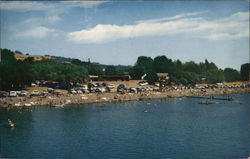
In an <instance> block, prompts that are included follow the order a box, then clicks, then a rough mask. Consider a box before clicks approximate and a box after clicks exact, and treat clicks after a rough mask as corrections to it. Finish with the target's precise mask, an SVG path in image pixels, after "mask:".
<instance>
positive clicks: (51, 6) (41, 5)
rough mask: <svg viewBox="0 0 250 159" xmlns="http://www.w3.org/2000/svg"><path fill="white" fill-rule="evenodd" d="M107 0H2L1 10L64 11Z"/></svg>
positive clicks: (90, 6) (95, 4) (94, 4)
mask: <svg viewBox="0 0 250 159" xmlns="http://www.w3.org/2000/svg"><path fill="white" fill-rule="evenodd" d="M102 3H105V1H65V2H57V3H48V2H37V1H4V2H3V1H1V2H0V9H1V10H11V11H48V12H55V11H57V10H59V12H63V11H65V10H67V9H70V8H73V7H81V8H92V7H95V6H98V5H100V4H102Z"/></svg>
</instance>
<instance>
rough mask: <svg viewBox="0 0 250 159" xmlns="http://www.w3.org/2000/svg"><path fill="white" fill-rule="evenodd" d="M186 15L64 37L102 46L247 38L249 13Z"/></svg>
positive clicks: (82, 31)
mask: <svg viewBox="0 0 250 159" xmlns="http://www.w3.org/2000/svg"><path fill="white" fill-rule="evenodd" d="M198 14H200V13H186V14H180V15H176V16H174V17H165V18H161V19H153V20H152V19H151V20H148V21H138V22H136V23H135V24H133V25H123V26H119V25H109V24H105V25H103V24H98V25H96V26H95V27H93V28H89V29H83V30H80V31H74V32H70V33H68V38H69V40H71V41H74V42H77V43H102V42H109V41H113V40H117V39H124V38H136V37H145V36H166V35H176V34H181V33H189V34H190V35H191V36H197V37H201V38H206V39H210V40H223V39H240V38H245V37H249V29H248V28H249V13H248V12H238V13H236V14H233V15H232V16H229V17H226V18H222V19H216V20H210V21H208V20H205V19H204V18H199V17H197V18H196V17H189V16H195V15H198Z"/></svg>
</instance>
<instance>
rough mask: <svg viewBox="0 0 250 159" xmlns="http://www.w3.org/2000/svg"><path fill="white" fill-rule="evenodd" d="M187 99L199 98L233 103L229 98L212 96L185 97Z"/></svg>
mask: <svg viewBox="0 0 250 159" xmlns="http://www.w3.org/2000/svg"><path fill="white" fill-rule="evenodd" d="M186 97H188V98H201V99H214V100H227V101H233V100H234V99H233V98H232V97H230V96H227V97H214V96H186Z"/></svg>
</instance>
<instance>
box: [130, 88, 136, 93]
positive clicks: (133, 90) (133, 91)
mask: <svg viewBox="0 0 250 159" xmlns="http://www.w3.org/2000/svg"><path fill="white" fill-rule="evenodd" d="M129 92H130V93H136V92H137V90H136V88H134V87H130V88H129Z"/></svg>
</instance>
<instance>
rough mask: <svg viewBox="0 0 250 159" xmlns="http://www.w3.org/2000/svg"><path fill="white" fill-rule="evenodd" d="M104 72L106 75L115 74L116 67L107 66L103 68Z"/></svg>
mask: <svg viewBox="0 0 250 159" xmlns="http://www.w3.org/2000/svg"><path fill="white" fill-rule="evenodd" d="M105 74H106V75H116V74H117V71H116V67H115V66H107V67H106V69H105Z"/></svg>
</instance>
